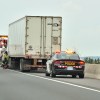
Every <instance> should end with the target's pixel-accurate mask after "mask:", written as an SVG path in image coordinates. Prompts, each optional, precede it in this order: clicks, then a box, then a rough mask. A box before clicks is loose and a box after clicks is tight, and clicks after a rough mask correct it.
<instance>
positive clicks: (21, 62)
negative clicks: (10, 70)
mask: <svg viewBox="0 0 100 100" xmlns="http://www.w3.org/2000/svg"><path fill="white" fill-rule="evenodd" d="M20 71H21V72H24V59H20Z"/></svg>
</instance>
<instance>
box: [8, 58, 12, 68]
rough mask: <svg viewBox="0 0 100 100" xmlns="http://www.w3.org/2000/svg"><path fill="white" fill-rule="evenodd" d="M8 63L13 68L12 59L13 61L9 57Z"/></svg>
mask: <svg viewBox="0 0 100 100" xmlns="http://www.w3.org/2000/svg"><path fill="white" fill-rule="evenodd" d="M8 65H9V68H12V61H11V58H9V63H8Z"/></svg>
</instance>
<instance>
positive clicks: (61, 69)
mask: <svg viewBox="0 0 100 100" xmlns="http://www.w3.org/2000/svg"><path fill="white" fill-rule="evenodd" d="M84 68H85V62H84V61H83V60H80V57H79V55H78V54H77V53H76V52H74V51H70V50H67V51H61V52H56V53H55V54H54V55H52V57H51V58H50V59H49V60H48V61H47V62H46V72H45V75H46V76H51V77H55V76H56V75H72V77H73V78H76V76H77V75H78V76H79V78H84Z"/></svg>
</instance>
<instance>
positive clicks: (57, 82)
mask: <svg viewBox="0 0 100 100" xmlns="http://www.w3.org/2000/svg"><path fill="white" fill-rule="evenodd" d="M20 73H21V72H20ZM22 74H24V75H28V76H32V77H33V76H34V77H38V78H41V79H45V80H49V81H53V82H57V83H62V84H67V85H70V86H75V87H79V88H82V89H87V90H91V91H95V92H99V93H100V90H96V89H92V88H88V87H84V86H80V85H76V84H72V83H68V82H63V81H58V80H54V79H49V78H45V77H41V76H37V75H31V74H26V73H22Z"/></svg>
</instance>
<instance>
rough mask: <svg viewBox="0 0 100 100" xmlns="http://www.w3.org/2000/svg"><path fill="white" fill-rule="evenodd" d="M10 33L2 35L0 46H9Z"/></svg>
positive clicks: (0, 36)
mask: <svg viewBox="0 0 100 100" xmlns="http://www.w3.org/2000/svg"><path fill="white" fill-rule="evenodd" d="M7 42H8V35H0V48H2V47H5V48H7Z"/></svg>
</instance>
